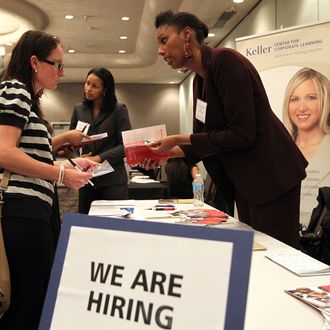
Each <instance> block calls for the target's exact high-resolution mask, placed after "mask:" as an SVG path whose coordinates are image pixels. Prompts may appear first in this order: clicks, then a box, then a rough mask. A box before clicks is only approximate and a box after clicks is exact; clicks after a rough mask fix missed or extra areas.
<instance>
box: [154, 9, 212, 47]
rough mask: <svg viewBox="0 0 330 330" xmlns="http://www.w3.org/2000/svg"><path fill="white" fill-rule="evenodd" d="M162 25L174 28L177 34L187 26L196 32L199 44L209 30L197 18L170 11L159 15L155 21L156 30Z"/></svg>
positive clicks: (188, 14) (184, 13)
mask: <svg viewBox="0 0 330 330" xmlns="http://www.w3.org/2000/svg"><path fill="white" fill-rule="evenodd" d="M162 25H172V26H175V27H176V28H177V31H178V32H180V31H181V30H182V29H184V28H185V27H186V26H189V27H190V28H192V29H193V30H194V31H195V32H196V38H197V41H198V43H199V44H202V43H203V41H204V39H205V38H207V36H208V34H209V28H208V27H207V26H206V24H204V23H203V22H202V21H201V20H200V19H199V18H198V17H197V16H195V15H193V14H190V13H186V12H179V13H176V14H174V13H173V11H172V10H166V11H163V12H161V13H159V14H158V15H157V16H156V19H155V27H156V29H158V28H159V27H160V26H162Z"/></svg>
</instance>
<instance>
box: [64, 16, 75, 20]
mask: <svg viewBox="0 0 330 330" xmlns="http://www.w3.org/2000/svg"><path fill="white" fill-rule="evenodd" d="M64 18H65V19H69V20H70V19H74V16H73V15H65V16H64Z"/></svg>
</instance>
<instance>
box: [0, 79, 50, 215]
mask: <svg viewBox="0 0 330 330" xmlns="http://www.w3.org/2000/svg"><path fill="white" fill-rule="evenodd" d="M31 104H32V102H31V95H30V93H29V92H28V90H27V88H26V86H25V85H24V84H22V83H20V82H18V81H16V80H12V81H4V82H2V83H0V125H10V126H15V127H18V128H20V129H22V136H21V138H20V142H19V145H18V147H19V148H20V149H21V150H22V151H24V152H25V153H26V154H28V155H29V156H30V157H32V158H34V159H36V160H38V161H41V162H44V163H47V164H53V155H52V147H51V136H50V134H49V132H48V131H47V127H46V126H45V124H44V121H43V120H42V119H41V118H39V117H38V116H37V114H36V113H35V112H34V111H33V110H32V107H31ZM2 174H3V168H0V178H2ZM53 195H54V186H53V182H52V181H49V180H44V179H40V178H33V177H28V176H24V175H20V174H16V173H12V174H11V177H10V181H9V185H8V189H7V191H6V193H5V207H4V210H3V211H4V215H6V214H7V215H11V216H23V217H36V218H41V219H44V218H45V217H49V214H50V208H51V206H52V203H53ZM13 206H14V207H13Z"/></svg>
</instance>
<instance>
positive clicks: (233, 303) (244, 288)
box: [39, 214, 253, 330]
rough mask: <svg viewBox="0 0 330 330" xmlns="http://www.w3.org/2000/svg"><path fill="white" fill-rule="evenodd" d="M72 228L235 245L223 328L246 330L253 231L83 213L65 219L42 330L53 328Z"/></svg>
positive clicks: (47, 296) (49, 287)
mask: <svg viewBox="0 0 330 330" xmlns="http://www.w3.org/2000/svg"><path fill="white" fill-rule="evenodd" d="M72 227H87V228H98V229H110V230H118V231H126V232H136V233H145V234H154V235H163V236H175V237H182V238H196V239H204V240H213V241H222V242H232V243H233V254H232V262H231V272H230V280H229V290H228V298H227V310H226V319H225V327H224V329H225V330H236V329H237V330H239V329H243V328H244V319H245V309H246V301H247V292H248V284H249V276H250V266H251V256H252V245H253V231H248V230H231V229H226V228H224V229H222V228H215V227H213V228H210V227H200V226H188V225H178V224H168V223H160V222H151V221H134V220H122V219H116V218H105V217H96V216H88V215H82V214H66V215H65V216H64V222H63V225H62V229H61V234H60V238H59V243H58V247H57V250H56V255H55V260H54V265H53V269H52V273H51V278H50V282H49V285H48V290H47V294H46V299H45V304H44V307H43V312H42V316H41V320H40V325H39V330H44V329H50V327H51V322H52V318H53V313H54V309H55V303H56V297H57V290H58V287H59V285H60V279H61V274H62V270H63V264H64V260H65V255H66V251H67V247H68V242H69V238H70V232H71V228H72ZM220 266H221V265H220ZM219 280H221V279H219Z"/></svg>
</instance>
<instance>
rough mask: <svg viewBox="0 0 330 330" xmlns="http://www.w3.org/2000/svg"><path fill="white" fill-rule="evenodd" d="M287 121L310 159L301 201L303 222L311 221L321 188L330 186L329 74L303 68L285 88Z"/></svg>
mask: <svg viewBox="0 0 330 330" xmlns="http://www.w3.org/2000/svg"><path fill="white" fill-rule="evenodd" d="M283 121H284V124H285V126H286V128H287V129H288V131H289V132H290V134H291V136H292V138H293V139H294V141H295V142H296V144H297V146H298V147H299V149H300V150H301V152H302V153H303V154H304V156H305V158H306V159H307V160H308V162H309V165H308V167H307V169H306V172H307V177H306V178H305V179H304V180H303V181H302V186H301V202H300V222H301V223H303V224H308V222H309V219H310V215H311V212H312V210H313V208H314V207H315V206H316V205H317V201H316V197H317V195H318V188H319V187H323V186H330V161H329V160H330V83H329V80H328V79H327V77H325V76H324V75H323V74H321V73H320V72H318V71H315V70H313V69H310V68H302V69H300V70H299V71H298V72H297V73H296V74H295V75H294V76H293V77H292V78H291V79H290V81H289V83H288V85H287V88H286V91H285V95H284V103H283Z"/></svg>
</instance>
